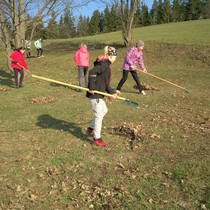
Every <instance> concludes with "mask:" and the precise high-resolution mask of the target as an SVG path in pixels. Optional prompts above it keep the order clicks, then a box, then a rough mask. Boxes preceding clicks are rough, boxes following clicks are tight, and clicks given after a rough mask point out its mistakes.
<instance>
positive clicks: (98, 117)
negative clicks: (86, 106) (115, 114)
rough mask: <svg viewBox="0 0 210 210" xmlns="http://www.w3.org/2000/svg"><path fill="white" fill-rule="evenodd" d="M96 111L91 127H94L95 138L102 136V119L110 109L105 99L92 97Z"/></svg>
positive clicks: (91, 100)
mask: <svg viewBox="0 0 210 210" xmlns="http://www.w3.org/2000/svg"><path fill="white" fill-rule="evenodd" d="M90 103H91V105H92V109H93V111H94V119H93V120H92V122H91V126H90V127H91V128H93V129H94V138H95V139H99V138H101V128H102V121H103V118H104V116H105V115H106V113H107V111H108V109H107V106H106V103H105V101H104V100H103V99H90Z"/></svg>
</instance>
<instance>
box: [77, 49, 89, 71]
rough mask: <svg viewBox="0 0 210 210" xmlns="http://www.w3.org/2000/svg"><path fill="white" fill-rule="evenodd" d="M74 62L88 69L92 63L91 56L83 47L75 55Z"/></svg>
mask: <svg viewBox="0 0 210 210" xmlns="http://www.w3.org/2000/svg"><path fill="white" fill-rule="evenodd" d="M74 62H75V64H76V65H77V66H84V67H88V66H89V63H90V55H89V52H88V50H87V48H85V47H81V48H80V49H79V50H77V51H76V53H75V54H74Z"/></svg>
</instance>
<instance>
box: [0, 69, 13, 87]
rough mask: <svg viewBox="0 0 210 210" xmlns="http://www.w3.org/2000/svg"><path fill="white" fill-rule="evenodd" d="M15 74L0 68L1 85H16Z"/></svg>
mask: <svg viewBox="0 0 210 210" xmlns="http://www.w3.org/2000/svg"><path fill="white" fill-rule="evenodd" d="M12 79H13V75H12V73H11V72H7V71H5V70H3V69H0V85H6V86H9V87H11V86H12V85H14V82H13V80H12Z"/></svg>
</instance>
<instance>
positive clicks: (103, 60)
mask: <svg viewBox="0 0 210 210" xmlns="http://www.w3.org/2000/svg"><path fill="white" fill-rule="evenodd" d="M103 64H107V65H110V64H111V62H110V60H109V59H108V58H97V60H96V61H95V62H94V66H96V65H103Z"/></svg>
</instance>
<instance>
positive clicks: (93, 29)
mask: <svg viewBox="0 0 210 210" xmlns="http://www.w3.org/2000/svg"><path fill="white" fill-rule="evenodd" d="M99 32H100V12H99V10H95V11H94V12H93V15H92V17H91V19H90V34H98V33H99Z"/></svg>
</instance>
